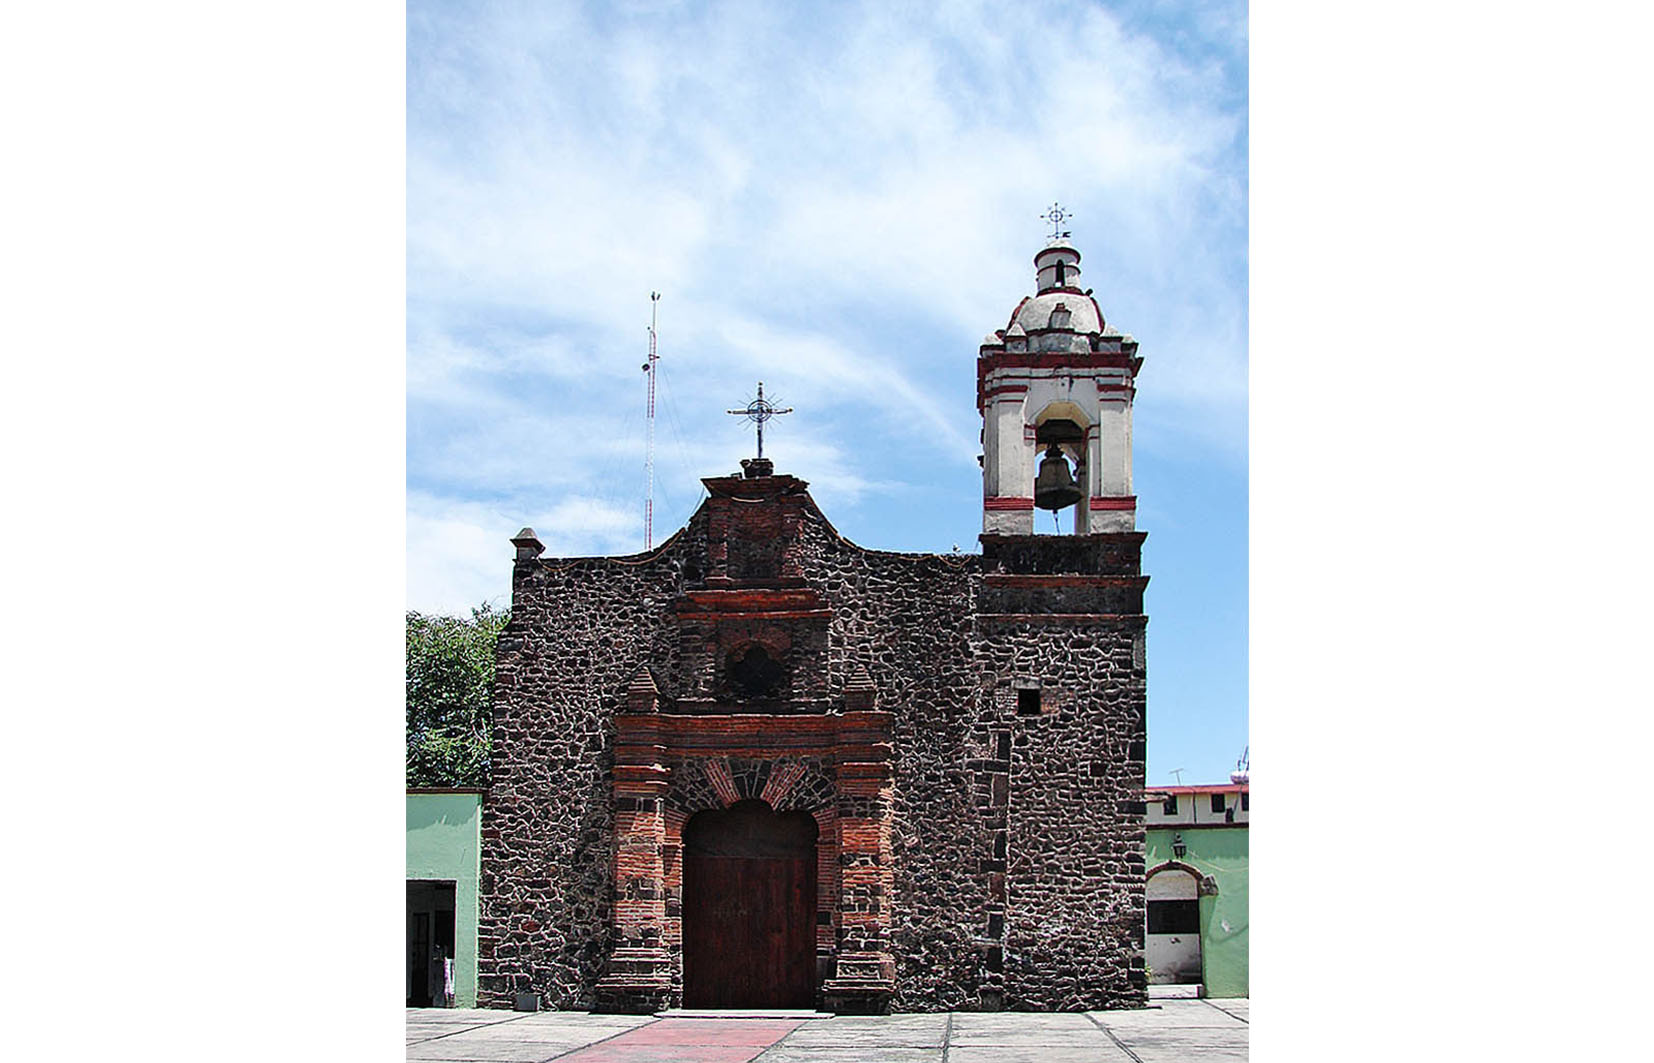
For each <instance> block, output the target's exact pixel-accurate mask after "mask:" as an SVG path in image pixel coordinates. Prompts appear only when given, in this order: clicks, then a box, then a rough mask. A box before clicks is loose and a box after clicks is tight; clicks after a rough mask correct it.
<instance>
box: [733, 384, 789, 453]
mask: <svg viewBox="0 0 1654 1063" xmlns="http://www.w3.org/2000/svg"><path fill="white" fill-rule="evenodd" d="M724 412H725V413H730V414H734V415H735V416H737V417H745V418H746V419H747V420H749V421H751V422H752V423H753V424H755V425H757V426H758V459H759V460H760V461H762V460H763V458H764V422H765V421H767V420H769V419H770V418H771V417H779V416H781V415H782V414H784V413H792V412H793V408H792V407H791V406H788V407H787V408H786V409H777V408H776V405H775V403H773V402H771V401H769V400H768V399H766V398H764V382H763V381H762V380H760V381H759V382H758V397H757V398H756V399H753V400H752V401H751V402H749V403H747V404H746V406H745V408H743V409H739V410H725V411H724Z"/></svg>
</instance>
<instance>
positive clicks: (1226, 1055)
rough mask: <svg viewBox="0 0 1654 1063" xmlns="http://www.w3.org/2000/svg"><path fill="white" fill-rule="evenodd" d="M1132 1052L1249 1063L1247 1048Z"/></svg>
mask: <svg viewBox="0 0 1654 1063" xmlns="http://www.w3.org/2000/svg"><path fill="white" fill-rule="evenodd" d="M1132 1052H1134V1053H1135V1054H1136V1056H1137V1058H1138V1060H1140V1061H1141V1063H1248V1061H1247V1053H1248V1049H1246V1048H1145V1049H1142V1050H1138V1049H1135V1048H1134V1049H1132ZM954 1058H956V1059H957V1058H958V1057H957V1056H955V1057H954ZM1121 1058H1126V1057H1121Z"/></svg>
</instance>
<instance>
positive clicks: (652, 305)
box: [643, 292, 660, 550]
mask: <svg viewBox="0 0 1654 1063" xmlns="http://www.w3.org/2000/svg"><path fill="white" fill-rule="evenodd" d="M659 306H660V293H659V292H650V293H649V360H648V361H647V362H644V363H643V371H644V372H645V373H647V374H648V375H649V414H648V426H649V427H648V429H647V432H646V436H647V441H646V442H645V443H644V451H643V454H644V456H643V470H644V482H645V486H644V489H643V548H644V549H645V550H652V549H654V547H655V363H656V362H658V361H660V355H658V354H656V353H655V321H656V308H658V307H659Z"/></svg>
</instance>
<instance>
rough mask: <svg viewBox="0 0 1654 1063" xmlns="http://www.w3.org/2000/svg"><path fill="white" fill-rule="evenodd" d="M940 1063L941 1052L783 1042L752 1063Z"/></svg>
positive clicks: (923, 1049)
mask: <svg viewBox="0 0 1654 1063" xmlns="http://www.w3.org/2000/svg"><path fill="white" fill-rule="evenodd" d="M874 1060H877V1061H878V1063H942V1049H941V1047H940V1046H938V1047H936V1048H902V1047H887V1046H881V1047H879V1048H878V1049H877V1050H876V1051H869V1050H868V1049H867V1048H865V1047H863V1048H827V1047H822V1046H814V1047H798V1046H795V1045H792V1044H789V1043H787V1042H783V1043H781V1044H779V1045H776V1046H775V1047H774V1048H772V1049H770V1050H769V1051H767V1052H765V1053H764V1054H763V1055H761V1056H759V1057H758V1059H757V1060H756V1063H872V1061H874Z"/></svg>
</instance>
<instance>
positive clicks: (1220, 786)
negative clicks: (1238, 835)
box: [1143, 782, 1252, 827]
mask: <svg viewBox="0 0 1654 1063" xmlns="http://www.w3.org/2000/svg"><path fill="white" fill-rule="evenodd" d="M1251 789H1252V784H1251V783H1249V782H1239V783H1237V782H1231V783H1191V784H1189V785H1186V786H1145V787H1144V788H1143V793H1144V794H1145V795H1147V794H1219V793H1222V794H1238V793H1240V792H1241V791H1243V790H1251ZM1168 826H1170V824H1168ZM1200 826H1202V827H1217V826H1222V824H1219V823H1202V824H1200Z"/></svg>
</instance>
